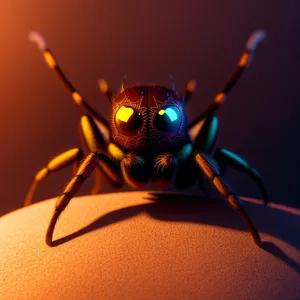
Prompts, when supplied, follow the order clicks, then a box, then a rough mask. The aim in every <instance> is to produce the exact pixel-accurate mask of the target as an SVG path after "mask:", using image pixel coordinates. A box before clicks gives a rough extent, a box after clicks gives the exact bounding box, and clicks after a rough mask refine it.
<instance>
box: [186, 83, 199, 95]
mask: <svg viewBox="0 0 300 300" xmlns="http://www.w3.org/2000/svg"><path fill="white" fill-rule="evenodd" d="M196 86H197V82H196V80H191V81H189V82H188V83H187V85H186V90H187V91H188V92H189V93H193V92H194V91H195V90H196Z"/></svg>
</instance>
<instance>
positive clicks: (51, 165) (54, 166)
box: [23, 148, 83, 206]
mask: <svg viewBox="0 0 300 300" xmlns="http://www.w3.org/2000/svg"><path fill="white" fill-rule="evenodd" d="M82 158H83V152H82V150H81V149H80V148H74V149H70V150H67V151H65V152H63V153H61V154H59V155H57V156H55V157H54V158H53V159H51V160H50V161H49V162H48V164H47V165H46V167H44V168H42V169H41V170H40V171H38V172H37V173H36V175H35V177H34V180H33V182H32V184H31V186H30V188H29V191H28V193H27V195H26V197H25V201H24V204H23V206H28V205H30V204H31V203H32V199H33V196H34V193H35V191H36V189H37V187H38V185H39V184H40V183H41V182H42V181H43V180H45V179H46V178H47V177H48V175H49V174H50V173H52V172H57V171H59V170H62V169H64V168H66V167H68V166H69V165H71V164H72V163H75V164H76V162H77V163H79V162H80V161H81V160H82Z"/></svg>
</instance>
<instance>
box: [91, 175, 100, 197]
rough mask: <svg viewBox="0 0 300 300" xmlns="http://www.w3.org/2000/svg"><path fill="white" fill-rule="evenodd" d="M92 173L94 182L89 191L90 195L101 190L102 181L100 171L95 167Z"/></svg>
mask: <svg viewBox="0 0 300 300" xmlns="http://www.w3.org/2000/svg"><path fill="white" fill-rule="evenodd" d="M94 173H95V184H94V186H93V188H92V189H91V191H90V194H91V195H96V194H98V193H99V191H100V190H101V182H102V176H101V173H100V172H99V171H98V170H97V169H96V170H95V172H94Z"/></svg>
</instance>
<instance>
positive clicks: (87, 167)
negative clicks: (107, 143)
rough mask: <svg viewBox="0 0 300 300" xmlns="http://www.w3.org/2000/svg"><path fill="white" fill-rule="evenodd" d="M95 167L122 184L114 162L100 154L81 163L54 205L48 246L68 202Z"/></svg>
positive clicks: (47, 241)
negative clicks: (98, 167)
mask: <svg viewBox="0 0 300 300" xmlns="http://www.w3.org/2000/svg"><path fill="white" fill-rule="evenodd" d="M97 166H100V168H101V169H102V170H103V171H104V172H105V173H106V174H107V176H109V177H110V178H112V179H113V180H114V181H115V182H118V183H119V184H122V183H123V177H122V174H121V172H120V171H119V168H118V166H117V164H116V163H115V162H113V161H112V160H111V159H110V158H109V157H107V156H106V155H105V154H102V153H97V152H94V153H91V154H89V155H88V156H87V157H86V158H85V159H84V160H83V162H82V164H81V165H80V167H79V168H78V171H77V173H76V175H75V176H74V177H73V178H72V180H71V181H70V182H69V184H68V185H67V186H66V187H65V189H64V191H63V192H62V194H61V195H60V196H59V198H58V199H57V202H56V204H55V211H54V213H53V216H52V218H51V221H50V224H49V227H48V230H47V234H46V243H47V245H48V246H52V238H53V232H54V228H55V225H56V222H57V220H58V218H59V216H60V215H61V213H62V212H63V211H64V209H65V208H66V207H67V205H68V204H69V202H70V200H71V199H72V198H73V197H74V196H75V194H76V193H77V192H78V191H79V190H80V188H81V186H82V184H83V182H84V181H85V180H86V179H87V178H88V177H89V176H90V175H91V173H92V172H93V171H94V170H95V168H96V167H97Z"/></svg>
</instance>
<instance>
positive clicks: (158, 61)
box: [0, 0, 300, 214]
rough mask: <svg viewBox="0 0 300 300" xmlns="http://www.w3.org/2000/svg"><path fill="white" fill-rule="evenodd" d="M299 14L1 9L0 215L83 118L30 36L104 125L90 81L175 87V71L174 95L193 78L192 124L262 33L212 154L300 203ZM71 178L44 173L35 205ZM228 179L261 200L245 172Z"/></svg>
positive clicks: (187, 5) (291, 9)
mask: <svg viewBox="0 0 300 300" xmlns="http://www.w3.org/2000/svg"><path fill="white" fill-rule="evenodd" d="M299 6H300V3H299V1H297V0H289V1H281V0H265V1H260V0H253V1H246V0H243V1H241V0H232V1H221V0H212V1H196V0H194V1H192V0H187V1H167V0H152V1H138V0H127V1H115V0H109V1H108V0H107V1H82V0H75V1H70V0H65V1H58V0H54V1H40V0H39V1H37V0H27V1H23V0H18V1H17V0H6V1H1V10H0V37H1V47H0V66H1V67H0V103H1V104H0V105H1V108H0V137H1V140H0V144H1V148H0V149H1V150H0V151H1V156H0V166H1V170H0V182H1V191H2V193H1V200H0V213H1V214H4V213H7V212H9V211H12V210H14V209H17V208H19V207H21V205H22V202H23V200H24V197H25V194H26V192H27V190H28V187H29V185H30V183H31V180H32V178H33V176H34V174H35V172H36V171H38V170H39V169H40V168H41V167H43V166H44V165H45V163H46V162H47V161H48V160H49V159H50V158H51V157H53V156H54V155H56V154H58V153H60V152H62V151H64V150H66V149H68V148H72V147H76V146H79V145H80V143H79V142H80V141H79V137H78V132H77V124H78V120H79V118H80V116H81V115H82V114H84V113H85V112H84V111H83V110H82V109H81V108H80V107H78V106H76V104H75V103H73V101H72V100H71V97H70V96H69V95H68V93H67V92H66V90H65V89H64V87H63V86H62V84H61V83H60V82H59V81H58V80H57V79H56V76H55V75H54V73H53V71H51V70H50V69H49V68H48V67H47V66H46V64H45V62H44V61H43V59H42V55H41V53H40V52H39V50H38V49H37V48H36V46H35V45H33V44H31V43H30V42H29V41H28V38H27V37H28V32H29V31H30V30H33V29H34V30H38V31H40V32H42V33H43V34H44V35H45V36H46V38H47V40H48V42H49V45H50V47H51V49H52V50H53V52H54V54H55V56H56V58H57V59H58V61H59V63H60V65H61V67H62V68H63V70H64V71H65V72H66V74H67V75H68V76H69V78H70V79H71V81H72V82H73V83H74V85H75V86H76V87H77V88H78V90H79V91H80V92H81V93H82V94H83V95H84V96H85V97H86V98H87V99H88V100H89V102H90V104H92V105H93V106H94V107H95V109H96V110H98V111H99V112H100V113H102V114H103V115H104V116H107V117H108V114H109V111H110V109H109V103H108V101H107V100H106V99H105V98H104V97H103V96H102V95H101V94H100V92H99V91H98V87H97V84H96V80H97V78H99V77H104V78H105V79H107V80H108V82H109V83H110V85H111V87H112V88H115V89H116V88H119V86H120V82H121V80H122V78H123V76H124V74H125V73H128V79H127V81H126V84H135V83H145V84H148V83H157V84H163V85H169V86H170V84H171V83H170V81H169V74H170V73H172V74H173V75H174V77H175V78H176V82H177V88H178V90H179V91H183V90H184V86H185V84H186V83H187V81H188V80H190V79H196V80H197V81H198V90H197V92H196V94H195V96H194V97H193V99H192V100H191V101H190V103H189V104H188V105H187V107H186V109H187V113H188V116H189V117H190V120H192V119H193V118H195V117H197V115H198V114H199V113H200V112H201V111H202V110H203V109H204V108H205V107H206V106H207V105H208V104H209V103H210V101H212V99H213V98H214V96H215V95H216V93H217V92H218V91H219V90H220V88H222V87H223V85H224V84H225V82H226V81H227V80H228V79H229V77H230V75H231V74H232V71H233V70H234V68H235V65H236V63H237V61H238V59H239V56H240V54H241V53H242V51H243V50H244V45H245V42H246V40H247V38H248V36H249V34H250V33H251V32H252V31H253V30H255V29H258V28H263V29H264V30H266V32H267V39H266V41H265V42H264V43H263V44H262V45H261V46H260V47H259V49H258V51H257V53H256V55H255V58H254V61H253V64H252V65H251V68H250V69H249V70H248V71H247V72H246V73H245V75H244V76H243V78H242V80H241V81H240V82H239V84H238V85H237V86H236V88H235V89H234V91H233V92H232V94H231V95H230V97H229V98H228V100H227V102H226V104H225V105H224V106H223V107H222V108H221V109H220V110H219V111H218V116H219V119H220V126H221V128H220V135H219V139H218V144H217V146H218V147H226V148H229V149H230V150H233V151H235V152H237V153H239V154H240V155H241V156H242V157H244V158H246V159H247V160H248V161H249V162H250V163H251V164H252V165H253V166H254V167H256V168H257V169H258V170H259V171H260V172H261V173H262V175H263V176H264V178H265V183H266V188H267V190H268V191H269V194H270V199H271V201H273V202H281V203H283V204H285V205H291V206H300V201H299V200H298V201H297V199H299V189H298V185H299V168H300V159H299V154H300V144H299V142H298V138H297V137H298V136H299V130H300V122H299V119H300V104H299V101H300V96H299V95H300V84H299V78H300V71H299V70H300V59H299V49H300V48H299V45H300V22H299V15H298V13H299V10H300V7H299ZM70 176H71V170H70V169H68V170H64V171H61V172H60V173H56V174H55V175H52V176H50V177H49V178H48V179H47V180H46V181H45V182H43V183H42V184H41V186H40V188H39V189H38V191H37V194H36V197H35V200H34V201H37V200H42V199H46V198H50V197H53V196H55V195H57V194H58V193H59V191H60V190H61V189H62V186H63V185H64V184H65V183H66V182H67V181H68V180H69V179H70ZM228 177H229V179H230V181H231V182H232V183H233V185H234V186H236V188H237V191H238V192H239V193H240V194H241V195H245V196H249V197H258V198H259V197H260V194H259V191H258V188H257V187H256V186H255V184H253V183H252V182H251V181H250V179H249V180H248V178H247V177H246V176H245V175H242V176H241V175H240V174H238V173H236V172H234V171H229V174H228ZM91 185H92V180H89V181H88V182H87V184H86V185H85V187H84V189H83V190H82V192H81V193H85V192H87V191H88V189H89V187H91ZM103 191H110V189H108V188H106V187H105V188H103Z"/></svg>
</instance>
